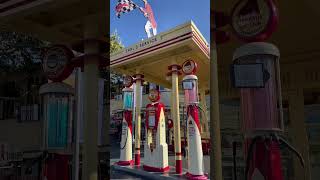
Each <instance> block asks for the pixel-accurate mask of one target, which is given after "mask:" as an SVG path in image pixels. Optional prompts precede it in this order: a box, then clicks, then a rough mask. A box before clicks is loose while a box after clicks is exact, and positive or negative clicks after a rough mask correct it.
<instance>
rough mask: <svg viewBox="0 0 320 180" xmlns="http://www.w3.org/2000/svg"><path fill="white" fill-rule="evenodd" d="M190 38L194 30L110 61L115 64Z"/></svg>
mask: <svg viewBox="0 0 320 180" xmlns="http://www.w3.org/2000/svg"><path fill="white" fill-rule="evenodd" d="M189 38H192V32H189V33H186V34H184V35H181V36H178V37H175V38H173V39H170V40H168V41H165V42H162V43H159V44H157V45H155V46H152V47H149V48H146V49H143V50H140V51H137V52H134V53H132V54H129V55H126V56H124V57H120V58H118V59H115V60H113V61H112V62H110V65H114V64H118V63H121V62H125V61H127V60H128V59H131V58H135V57H138V56H140V55H145V54H146V53H149V52H152V51H155V50H158V49H160V48H163V47H167V46H170V45H172V44H176V43H179V42H181V41H184V40H187V39H189Z"/></svg>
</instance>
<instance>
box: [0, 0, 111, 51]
mask: <svg viewBox="0 0 320 180" xmlns="http://www.w3.org/2000/svg"><path fill="white" fill-rule="evenodd" d="M108 6H109V3H108V1H100V0H0V27H1V28H0V29H3V30H8V31H15V32H22V33H27V34H32V35H34V36H35V37H37V38H39V39H41V40H45V41H49V42H51V43H59V44H66V45H70V44H72V43H74V42H75V41H78V40H82V39H83V36H84V24H83V23H84V18H85V17H88V16H92V17H96V18H95V20H96V21H97V23H99V25H100V27H101V29H100V31H101V32H100V34H101V37H99V38H101V39H102V38H104V39H109V37H108V34H107V32H108V31H107V29H108V28H107V24H108V23H109V18H107V17H108V16H107V8H108Z"/></svg>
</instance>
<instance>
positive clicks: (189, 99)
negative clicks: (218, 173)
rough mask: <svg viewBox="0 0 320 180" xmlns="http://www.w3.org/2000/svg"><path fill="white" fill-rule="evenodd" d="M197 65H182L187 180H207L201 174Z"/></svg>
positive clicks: (190, 61) (201, 158)
mask: <svg viewBox="0 0 320 180" xmlns="http://www.w3.org/2000/svg"><path fill="white" fill-rule="evenodd" d="M196 70H197V64H196V63H195V62H194V61H193V60H187V61H185V62H184V63H183V65H182V71H183V73H184V74H185V75H186V76H184V78H183V81H182V88H183V90H184V95H185V100H184V101H185V105H186V107H187V137H188V172H187V177H188V179H207V177H206V176H205V175H204V172H203V152H202V143H201V134H200V132H201V127H200V118H199V117H200V115H199V96H198V78H197V76H196V75H195V73H196Z"/></svg>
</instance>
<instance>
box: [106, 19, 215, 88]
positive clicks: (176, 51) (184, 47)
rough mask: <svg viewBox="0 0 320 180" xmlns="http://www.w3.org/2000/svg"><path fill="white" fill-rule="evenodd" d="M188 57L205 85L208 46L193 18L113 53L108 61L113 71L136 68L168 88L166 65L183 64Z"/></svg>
mask: <svg viewBox="0 0 320 180" xmlns="http://www.w3.org/2000/svg"><path fill="white" fill-rule="evenodd" d="M188 59H192V60H194V61H196V63H197V64H198V71H197V73H196V75H197V76H198V78H199V86H200V87H206V88H208V83H209V76H208V72H209V68H210V65H209V59H210V48H209V44H208V43H207V42H206V40H205V38H204V37H203V36H202V35H201V33H200V31H199V30H198V29H197V27H196V25H195V24H194V23H193V22H192V21H190V22H187V23H185V24H182V25H180V26H178V27H175V28H173V29H171V30H169V31H166V32H163V33H160V34H158V35H156V36H154V37H151V38H148V39H146V40H143V41H141V42H138V43H136V44H134V45H132V46H129V47H127V48H125V49H123V50H121V51H118V52H116V53H114V54H112V55H111V59H110V65H111V70H112V71H115V72H118V73H121V74H127V75H133V74H136V73H138V72H139V73H142V74H143V75H144V76H145V80H146V81H148V82H152V83H156V84H158V85H162V86H164V87H167V88H171V78H170V79H168V78H167V76H166V74H167V73H168V72H169V70H168V66H170V65H172V64H179V65H182V63H183V62H184V61H186V60H188ZM181 80H182V77H180V78H179V81H181Z"/></svg>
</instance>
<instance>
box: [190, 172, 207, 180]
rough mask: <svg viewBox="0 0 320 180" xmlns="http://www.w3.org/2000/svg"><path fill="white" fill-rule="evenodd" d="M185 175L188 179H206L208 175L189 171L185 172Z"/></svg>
mask: <svg viewBox="0 0 320 180" xmlns="http://www.w3.org/2000/svg"><path fill="white" fill-rule="evenodd" d="M186 176H187V178H188V179H190V180H207V179H208V177H207V176H205V175H193V174H191V173H189V172H187V173H186Z"/></svg>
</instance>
